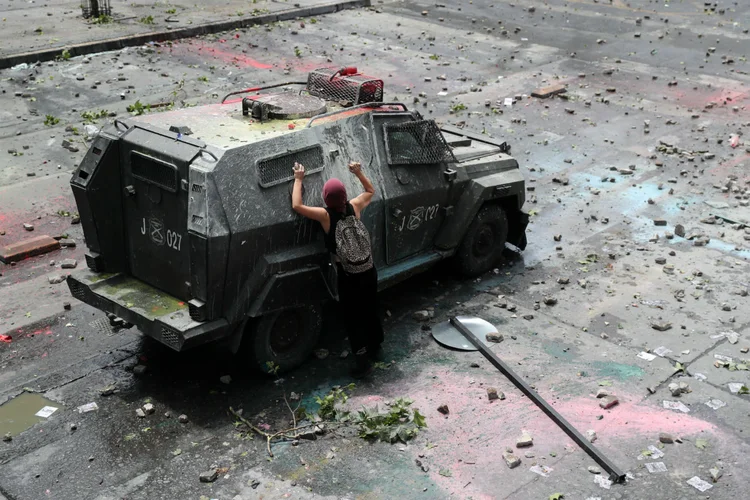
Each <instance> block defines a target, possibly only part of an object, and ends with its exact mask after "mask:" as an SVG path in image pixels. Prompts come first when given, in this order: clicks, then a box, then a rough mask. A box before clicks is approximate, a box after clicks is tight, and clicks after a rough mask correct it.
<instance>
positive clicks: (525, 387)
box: [450, 317, 625, 483]
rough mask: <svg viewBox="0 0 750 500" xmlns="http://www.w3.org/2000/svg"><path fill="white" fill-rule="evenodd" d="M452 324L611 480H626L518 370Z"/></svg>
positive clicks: (454, 320)
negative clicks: (515, 370)
mask: <svg viewBox="0 0 750 500" xmlns="http://www.w3.org/2000/svg"><path fill="white" fill-rule="evenodd" d="M450 322H451V324H452V325H453V326H454V327H456V329H457V330H458V331H459V332H461V333H462V334H463V335H464V337H466V338H467V339H468V340H469V342H471V343H472V344H474V347H476V348H477V349H478V350H479V352H481V353H482V354H483V355H484V357H485V358H487V360H488V361H489V362H490V363H492V364H493V366H494V367H495V368H497V369H498V370H500V371H501V372H502V374H503V375H505V376H506V377H508V378H509V379H510V381H511V382H513V384H514V385H515V386H516V387H518V388H519V389H520V390H521V392H523V393H524V394H525V395H526V396H527V397H528V398H529V399H531V400H532V401H533V402H534V403H535V404H536V405H537V406H538V407H539V408H540V409H541V410H542V411H543V412H544V413H545V414H546V415H547V416H548V417H549V418H551V419H552V421H553V422H555V423H556V424H557V426H558V427H560V429H562V430H563V431H564V432H565V434H567V435H568V436H570V438H571V439H572V440H573V441H575V442H576V444H578V446H580V447H581V448H583V450H584V451H585V452H586V453H587V454H588V455H589V456H590V457H591V458H593V459H594V461H595V462H596V463H598V464H599V465H601V466H602V468H603V469H604V470H606V471H607V472H609V478H610V480H611V481H613V482H615V483H619V482H622V481H624V480H625V473H623V472H622V471H621V470H620V469H619V468H618V467H617V466H616V465H615V464H613V463H612V462H611V461H610V460H609V459H608V458H607V457H605V456H604V455H603V454H602V453H601V452H600V451H599V450H597V449H596V447H595V446H594V445H592V444H591V443H590V442H589V441H588V439H586V438H585V437H583V435H582V434H581V433H580V432H578V430H576V428H575V427H573V426H572V425H570V423H569V422H568V421H567V420H565V418H563V416H562V415H560V414H559V413H558V412H557V410H555V409H554V408H552V406H550V404H549V403H547V401H545V400H544V399H542V397H541V396H539V394H537V393H536V391H535V390H534V389H532V388H531V386H530V385H529V384H527V383H526V381H525V380H523V379H522V378H521V377H519V376H518V375H517V374H516V372H514V371H513V370H512V369H511V368H510V367H509V366H508V365H506V364H505V363H504V362H503V361H502V360H501V359H500V358H498V357H497V355H496V354H495V353H494V352H493V351H492V350H491V349H490V348H489V347H487V345H485V344H484V342H482V341H481V340H479V339H478V338H477V337H476V335H474V334H473V333H472V332H471V330H469V329H468V328H466V326H465V325H464V324H463V323H461V321H460V320H459V319H458V318H456V317H453V318H451V319H450Z"/></svg>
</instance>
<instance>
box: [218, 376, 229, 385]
mask: <svg viewBox="0 0 750 500" xmlns="http://www.w3.org/2000/svg"><path fill="white" fill-rule="evenodd" d="M219 381H220V382H221V383H222V384H231V383H232V377H231V376H230V375H222V376H221V377H219Z"/></svg>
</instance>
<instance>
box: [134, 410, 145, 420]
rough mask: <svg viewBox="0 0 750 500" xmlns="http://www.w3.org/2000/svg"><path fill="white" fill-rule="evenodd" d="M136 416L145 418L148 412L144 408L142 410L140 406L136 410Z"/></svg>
mask: <svg viewBox="0 0 750 500" xmlns="http://www.w3.org/2000/svg"><path fill="white" fill-rule="evenodd" d="M135 416H136V417H138V418H145V417H146V413H145V412H144V411H143V410H141V409H140V408H138V409H136V410H135Z"/></svg>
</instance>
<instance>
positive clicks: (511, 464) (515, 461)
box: [503, 451, 521, 469]
mask: <svg viewBox="0 0 750 500" xmlns="http://www.w3.org/2000/svg"><path fill="white" fill-rule="evenodd" d="M503 460H505V464H506V465H507V466H508V468H510V469H515V468H516V467H518V466H519V465H521V459H520V458H518V457H517V456H515V455H514V454H513V453H510V452H507V451H506V452H505V453H503Z"/></svg>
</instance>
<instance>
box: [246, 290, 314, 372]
mask: <svg viewBox="0 0 750 500" xmlns="http://www.w3.org/2000/svg"><path fill="white" fill-rule="evenodd" d="M321 322H322V321H321V309H320V306H318V305H309V306H304V307H300V308H296V309H286V310H284V311H279V312H275V313H272V314H269V315H267V316H262V317H260V318H256V319H251V320H249V321H248V324H247V327H246V329H245V333H244V337H243V339H242V344H243V347H244V349H241V354H242V355H244V356H246V358H245V359H249V360H250V361H251V362H252V364H253V366H254V368H255V369H257V370H260V371H262V372H264V373H270V372H271V371H272V367H274V366H278V373H284V372H287V371H289V370H292V369H294V368H296V367H298V366H299V365H301V364H302V363H303V362H305V361H306V360H307V358H309V357H310V354H311V353H312V351H313V349H315V346H316V345H317V343H318V339H319V338H320V326H321Z"/></svg>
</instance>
